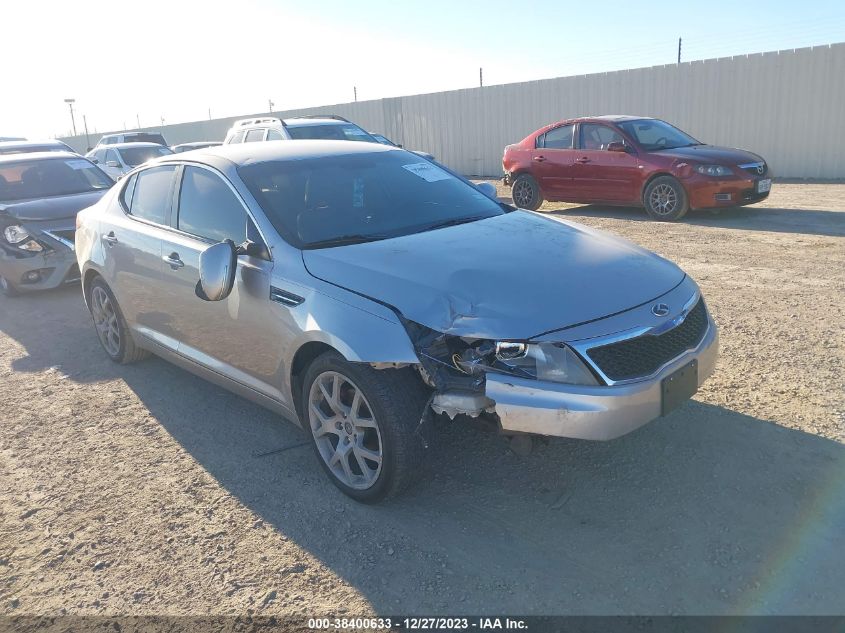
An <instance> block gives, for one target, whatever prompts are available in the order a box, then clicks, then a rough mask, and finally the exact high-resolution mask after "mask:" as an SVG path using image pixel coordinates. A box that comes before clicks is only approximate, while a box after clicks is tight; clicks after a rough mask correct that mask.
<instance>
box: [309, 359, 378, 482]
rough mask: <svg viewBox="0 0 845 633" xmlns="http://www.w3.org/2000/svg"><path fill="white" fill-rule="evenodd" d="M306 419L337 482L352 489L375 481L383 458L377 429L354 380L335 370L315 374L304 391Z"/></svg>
mask: <svg viewBox="0 0 845 633" xmlns="http://www.w3.org/2000/svg"><path fill="white" fill-rule="evenodd" d="M308 420H309V423H310V424H311V431H312V433H313V435H314V441H315V442H316V444H317V450H318V452H319V453H320V457H321V458H322V459H323V461H324V462H325V463H326V465H327V466H328V467H329V470H330V471H331V472H332V474H333V475H334V476H335V477H337V479H338V480H339V481H340V482H341V483H343V484H345V485H347V486H349V487H350V488H354V489H356V490H366V489H367V488H370V487H371V486H372V485H373V484H375V482H376V481H377V480H378V477H379V474H380V473H381V466H382V461H383V444H382V439H381V432H380V431H379V427H378V423H377V421H376V418H375V414H374V413H373V409H372V407H371V406H370V403H369V402H368V401H367V398H366V396H364V394H363V393H362V392H361V390H360V389H359V388H358V387H357V385H355V383H353V382H352V381H351V380H350V379H349V378H348V377H346V376H344V375H343V374H341V373H339V372H336V371H326V372H323V373H322V374H320V375H319V376H317V378H316V379H315V380H314V382H313V383H312V384H311V389H310V391H309V394H308Z"/></svg>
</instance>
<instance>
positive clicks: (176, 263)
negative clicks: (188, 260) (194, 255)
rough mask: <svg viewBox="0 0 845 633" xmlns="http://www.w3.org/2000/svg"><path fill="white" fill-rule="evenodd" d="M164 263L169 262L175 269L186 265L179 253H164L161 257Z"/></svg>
mask: <svg viewBox="0 0 845 633" xmlns="http://www.w3.org/2000/svg"><path fill="white" fill-rule="evenodd" d="M161 259H162V260H163V261H164V263H166V264H168V265H169V266H170V267H171V268H172V269H173V270H176V269H177V268H182V267H183V266H184V265H185V262H183V261H182V260H181V259H179V253H170V255H164V256H162V258H161Z"/></svg>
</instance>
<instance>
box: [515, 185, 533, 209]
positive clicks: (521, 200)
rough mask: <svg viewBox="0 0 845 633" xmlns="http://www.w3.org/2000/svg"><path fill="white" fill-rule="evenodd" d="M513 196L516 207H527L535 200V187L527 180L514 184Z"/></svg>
mask: <svg viewBox="0 0 845 633" xmlns="http://www.w3.org/2000/svg"><path fill="white" fill-rule="evenodd" d="M511 194H512V195H513V201H514V202H515V203H516V206H518V207H527V206H528V205H530V204H531V201H532V200H533V199H534V187H533V185H532V184H531V183H530V182H528V181H527V180H520V181H519V182H515V183H514V184H513V190H512V191H511Z"/></svg>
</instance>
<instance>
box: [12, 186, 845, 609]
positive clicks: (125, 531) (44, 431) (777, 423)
mask: <svg viewBox="0 0 845 633" xmlns="http://www.w3.org/2000/svg"><path fill="white" fill-rule="evenodd" d="M508 194H509V191H508V190H503V195H508ZM547 206H548V207H549V208H548V209H546V210H547V211H550V212H553V213H554V214H556V215H557V216H559V217H561V218H564V219H571V220H574V221H578V222H583V223H586V224H589V225H591V226H595V227H599V228H602V229H607V230H610V231H613V232H616V233H619V234H621V235H623V236H625V237H627V238H629V239H631V240H633V241H635V242H637V243H639V244H642V245H643V246H645V247H647V248H650V249H653V250H655V251H657V252H659V253H661V254H662V255H665V256H666V257H669V258H671V259H672V260H674V261H676V262H678V263H679V264H680V265H681V266H682V267H683V268H684V269H686V270H687V272H689V273H690V274H691V275H692V276H693V277H694V278H695V279H697V281H698V282H699V283H700V285H701V286H702V288H703V291H704V294H705V296H706V298H707V301H708V304H709V306H710V308H711V309H712V311H713V313H714V315H715V318H716V320H717V322H718V323H719V325H720V327H721V336H722V355H721V360H720V363H719V367H718V369H717V373H716V375H715V376H714V377H713V378H712V379H711V380H710V381H709V382H708V383H707V384H706V385H705V387H704V388H703V389H702V390H701V391H700V392H699V393H698V394H697V395H696V397H695V399H694V401H692V402H690V403H688V404H687V405H685V406H683V407H682V408H681V409H679V410H677V411H676V412H674V413H672V414H671V415H670V416H668V417H666V418H662V419H659V420H657V421H655V422H653V423H651V424H649V425H647V426H645V427H643V428H641V429H639V430H638V431H636V432H635V433H632V434H631V435H628V436H626V437H623V438H621V439H619V440H616V441H613V442H609V443H589V442H580V441H568V440H553V441H551V442H550V443H548V444H547V445H541V446H540V447H539V448H538V449H537V450H536V451H535V452H534V453H533V454H531V455H530V456H528V457H527V458H520V457H518V456H517V455H515V454H513V453H512V452H511V451H510V450H509V448H508V443H507V442H506V440H505V439H504V438H502V437H499V436H498V435H496V434H495V433H490V432H484V431H483V430H481V429H478V428H476V427H474V426H472V425H469V424H465V423H459V424H451V425H450V424H445V423H442V424H441V432H442V440H441V441H439V442H438V444H437V445H436V446H434V447H432V450H431V457H430V460H429V464H428V466H429V468H430V471H431V475H430V477H429V478H428V479H427V480H426V481H424V482H423V483H422V484H421V485H419V486H418V487H416V488H415V489H413V490H412V491H411V492H410V493H409V494H407V495H406V496H405V497H403V498H402V499H400V500H398V501H397V502H394V503H393V504H391V505H384V506H377V507H365V506H360V505H357V504H355V503H354V502H352V501H350V500H348V499H346V498H345V497H343V496H342V495H341V494H340V493H339V492H337V491H336V490H335V489H334V488H333V487H332V485H331V484H330V483H329V482H328V481H327V479H326V478H325V476H324V475H323V473H322V471H321V470H320V468H319V466H318V464H317V462H316V459H315V457H314V455H313V454H312V452H311V449H310V447H308V446H304V445H303V442H304V441H305V436H304V434H303V433H302V432H301V431H299V430H298V429H297V428H296V427H294V426H293V425H291V424H289V423H287V422H285V421H284V420H281V419H279V418H277V417H276V416H274V415H272V414H270V413H268V412H267V411H265V410H263V409H260V408H259V407H257V406H255V405H253V404H251V403H249V402H246V401H244V400H242V399H240V398H238V397H236V396H234V395H231V394H229V393H228V392H226V391H224V390H222V389H219V388H217V387H215V386H213V385H211V384H209V383H206V382H204V381H202V380H200V379H199V378H196V377H194V376H192V375H190V374H188V373H186V372H184V371H182V370H180V369H177V368H175V367H173V366H171V365H169V364H167V363H165V362H163V361H161V360H158V359H152V360H150V361H146V362H143V363H140V364H138V365H135V366H130V367H119V366H116V365H114V364H112V363H110V362H109V361H108V360H107V359H106V357H105V355H104V353H103V352H102V351H101V349H100V347H99V344H98V342H97V340H96V338H95V334H94V330H93V327H92V326H91V323H90V320H89V317H88V314H87V312H86V310H85V307H84V305H83V303H82V300H81V298H80V296H79V290H78V288H76V287H71V288H65V289H62V290H59V291H56V292H49V293H45V294H40V295H37V296H28V297H24V298H20V299H14V300H3V299H0V381H2V382H0V416H2V420H1V421H0V614H3V613H5V614H44V613H47V614H60V613H64V612H67V613H77V614H161V613H165V614H234V613H240V614H245V613H254V614H304V615H314V614H326V613H331V612H334V613H340V612H346V613H373V612H375V613H381V614H387V613H397V612H399V613H453V614H454V613H521V614H532V613H534V614H554V613H579V614H594V613H603V614H610V613H613V614H669V613H678V614H730V613H788V614H802V613H803V614H841V613H843V612H845V450H843V444H842V442H843V440H845V419H843V392H845V385H843V376H844V375H845V341H843V324H845V315H843V311H845V185H787V184H779V185H778V184H776V186H775V189H774V192H773V194H772V196H771V198H770V199H769V200H768V201H767V202H766V203H764V204H762V205H758V206H756V207H753V208H746V209H737V210H730V211H725V212H722V213H720V214H717V215H712V214H710V213H692V214H690V215H689V216H688V217H687V218H686V219H685V220H684V221H683V222H682V223H678V224H656V223H653V222H649V221H647V220H646V219H645V215H644V213H643V212H642V211H638V210H636V209H606V208H598V207H584V206H580V207H579V206H575V205H561V204H555V205H547ZM536 273H537V274H538V275H556V274H566V271H560V270H537V271H536Z"/></svg>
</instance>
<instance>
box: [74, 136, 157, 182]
mask: <svg viewBox="0 0 845 633" xmlns="http://www.w3.org/2000/svg"><path fill="white" fill-rule="evenodd" d="M172 153H173V150H171V149H170V148H169V147H164V146H163V145H159V144H158V143H117V144H116V145H109V146H108V147H100V148H97V149H93V150H91V151H90V152H88V153H87V154H86V155H85V158H87V159H89V160H90V161H91V162H92V163H94V164H96V165H97V166H98V167H99V168H100V169H102V170H103V171H104V172H106V173H107V174H108V175H109V176H111V177H112V178H114V179H115V180H117V179H119V178H121V177H122V176H123V175H124V174H126V173H128V172H130V171H132V170H133V169H135V168H136V167H137V166H138V165H143V164H144V163H146V162H147V161H148V160H152V159H153V158H158V157H160V156H167V155H168V154H172Z"/></svg>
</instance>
